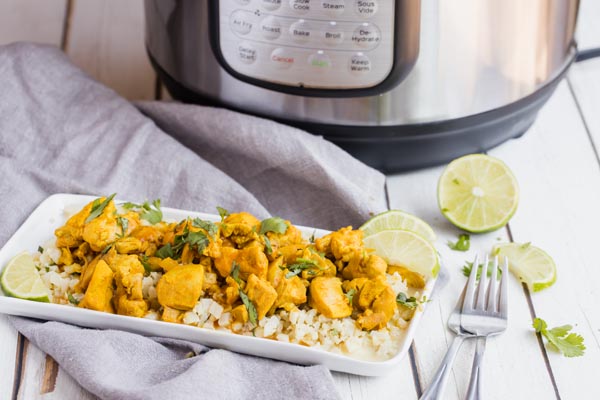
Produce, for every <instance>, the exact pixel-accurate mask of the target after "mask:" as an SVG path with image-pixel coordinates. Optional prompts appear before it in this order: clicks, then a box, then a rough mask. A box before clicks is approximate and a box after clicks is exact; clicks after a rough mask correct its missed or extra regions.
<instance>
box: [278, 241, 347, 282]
mask: <svg viewBox="0 0 600 400" xmlns="http://www.w3.org/2000/svg"><path fill="white" fill-rule="evenodd" d="M311 263H314V266H313V267H310V268H306V269H303V270H302V272H301V274H302V279H306V280H310V279H313V278H315V277H317V276H336V274H337V268H336V266H335V265H334V264H333V263H332V262H331V260H329V259H327V258H325V255H324V254H323V253H319V252H317V251H316V250H315V249H314V247H306V248H305V249H304V250H303V251H302V257H298V258H296V259H295V260H294V261H293V262H291V263H289V264H288V265H289V266H290V269H293V268H292V265H294V264H304V266H309V265H310V264H311Z"/></svg>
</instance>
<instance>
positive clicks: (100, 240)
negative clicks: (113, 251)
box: [82, 200, 121, 251]
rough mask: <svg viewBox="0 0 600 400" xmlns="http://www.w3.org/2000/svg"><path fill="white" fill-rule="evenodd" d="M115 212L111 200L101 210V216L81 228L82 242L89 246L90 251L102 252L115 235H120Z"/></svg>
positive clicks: (113, 239)
mask: <svg viewBox="0 0 600 400" xmlns="http://www.w3.org/2000/svg"><path fill="white" fill-rule="evenodd" d="M115 211H116V210H115V203H114V202H113V201H112V200H111V201H110V202H109V203H108V204H107V205H106V207H104V210H102V214H100V215H99V216H98V217H96V218H94V219H93V220H91V221H90V222H88V223H86V224H85V226H84V227H83V235H82V236H83V240H85V241H86V242H88V243H89V244H90V248H91V249H92V250H94V251H102V250H103V249H104V248H105V247H106V246H108V245H109V244H111V243H112V242H114V241H115V239H116V238H117V234H120V233H121V227H120V226H119V225H118V224H117V218H116V217H115Z"/></svg>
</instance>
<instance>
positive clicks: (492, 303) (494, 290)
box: [487, 256, 500, 312]
mask: <svg viewBox="0 0 600 400" xmlns="http://www.w3.org/2000/svg"><path fill="white" fill-rule="evenodd" d="M493 268H494V269H493V270H492V277H491V281H490V291H489V294H488V306H487V309H488V311H493V312H496V311H497V308H498V303H497V302H498V286H499V285H500V283H499V282H498V256H495V257H494V265H493Z"/></svg>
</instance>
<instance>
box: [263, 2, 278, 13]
mask: <svg viewBox="0 0 600 400" xmlns="http://www.w3.org/2000/svg"><path fill="white" fill-rule="evenodd" d="M260 2H261V4H262V6H263V8H264V9H265V10H268V11H275V10H277V9H278V8H279V7H281V0H260Z"/></svg>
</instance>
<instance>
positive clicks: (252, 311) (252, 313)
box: [240, 289, 258, 325]
mask: <svg viewBox="0 0 600 400" xmlns="http://www.w3.org/2000/svg"><path fill="white" fill-rule="evenodd" d="M240 299H242V303H244V305H245V306H246V310H248V319H249V320H250V322H251V323H252V324H253V325H256V320H257V319H258V314H257V313H256V307H254V303H252V302H251V301H250V299H249V298H248V295H247V294H246V293H244V292H243V291H242V289H240Z"/></svg>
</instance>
